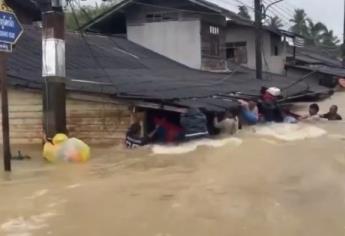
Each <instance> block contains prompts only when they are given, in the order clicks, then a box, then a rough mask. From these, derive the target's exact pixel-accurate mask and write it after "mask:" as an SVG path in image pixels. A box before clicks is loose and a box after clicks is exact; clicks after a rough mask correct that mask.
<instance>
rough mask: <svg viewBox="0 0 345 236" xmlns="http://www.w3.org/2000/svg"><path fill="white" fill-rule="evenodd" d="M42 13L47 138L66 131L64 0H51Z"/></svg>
mask: <svg viewBox="0 0 345 236" xmlns="http://www.w3.org/2000/svg"><path fill="white" fill-rule="evenodd" d="M51 4H52V10H49V11H45V12H43V14H42V23H43V39H42V51H43V52H42V57H43V60H42V61H43V65H42V76H43V80H44V88H43V91H44V92H43V111H44V131H45V133H46V135H47V137H48V138H52V137H53V136H54V135H55V134H56V133H66V131H67V130H66V89H65V77H66V65H65V17H64V12H63V6H62V0H51Z"/></svg>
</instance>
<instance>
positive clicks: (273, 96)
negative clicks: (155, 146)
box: [125, 88, 342, 148]
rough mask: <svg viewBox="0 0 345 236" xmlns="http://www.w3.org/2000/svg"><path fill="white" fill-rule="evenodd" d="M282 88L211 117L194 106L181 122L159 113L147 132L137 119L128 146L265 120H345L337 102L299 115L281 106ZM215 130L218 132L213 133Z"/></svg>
mask: <svg viewBox="0 0 345 236" xmlns="http://www.w3.org/2000/svg"><path fill="white" fill-rule="evenodd" d="M280 95H281V94H280V90H279V89H278V88H269V89H266V88H264V89H263V90H262V93H261V98H260V100H259V101H258V102H255V101H252V100H238V102H239V104H240V107H239V109H237V110H231V111H230V110H229V111H225V112H223V113H220V114H216V113H214V114H208V117H207V116H206V115H205V114H204V113H203V112H202V111H200V109H198V108H190V109H189V110H188V111H187V112H186V113H183V114H181V116H180V119H179V122H177V123H178V124H176V123H173V122H171V121H169V120H168V119H167V118H166V117H159V116H157V117H155V118H154V119H153V123H154V128H153V129H152V131H151V132H149V133H148V134H147V135H143V133H144V132H143V127H142V126H141V124H140V121H139V120H138V119H136V120H135V121H134V123H133V124H132V125H131V126H130V128H129V130H128V132H127V134H126V142H125V143H126V146H127V147H128V148H135V147H138V146H144V145H146V144H148V143H151V142H159V143H177V142H182V141H190V140H194V139H200V138H205V137H208V136H209V135H210V134H211V132H210V130H216V132H215V133H216V134H219V135H220V136H230V135H234V134H235V133H236V132H237V131H238V129H241V127H242V125H256V124H258V123H264V122H280V123H298V122H300V121H304V120H315V119H327V120H331V121H334V120H342V117H341V116H340V115H339V114H338V107H337V106H336V105H333V106H331V107H330V109H329V112H327V113H325V114H322V115H320V114H319V112H320V108H319V106H318V105H317V104H316V103H314V104H311V105H310V107H309V113H308V114H307V115H298V114H294V113H292V112H290V110H289V109H288V108H281V107H280V106H279V105H277V104H278V102H277V101H278V99H279V97H280ZM210 117H212V120H211V122H210V119H209V118H210ZM212 134H214V132H213V133H212Z"/></svg>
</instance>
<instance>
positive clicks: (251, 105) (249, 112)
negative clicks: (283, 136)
mask: <svg viewBox="0 0 345 236" xmlns="http://www.w3.org/2000/svg"><path fill="white" fill-rule="evenodd" d="M238 101H239V103H240V104H241V116H242V119H243V120H244V121H245V123H247V124H249V125H256V124H257V123H258V122H259V118H260V117H259V109H258V106H257V104H256V102H253V101H248V102H247V101H244V100H238Z"/></svg>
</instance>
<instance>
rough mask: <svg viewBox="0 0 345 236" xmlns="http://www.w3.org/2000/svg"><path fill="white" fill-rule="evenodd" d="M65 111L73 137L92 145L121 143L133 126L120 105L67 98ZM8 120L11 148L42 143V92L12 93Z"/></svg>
mask: <svg viewBox="0 0 345 236" xmlns="http://www.w3.org/2000/svg"><path fill="white" fill-rule="evenodd" d="M66 109H67V124H68V125H67V126H68V127H67V128H68V130H69V133H70V136H74V137H77V138H80V139H82V140H84V141H86V142H87V143H89V144H116V143H119V142H120V141H121V140H122V139H123V137H124V134H125V132H126V129H127V128H128V126H129V123H130V112H129V110H128V107H127V105H124V104H120V103H119V104H109V103H106V102H90V101H83V100H79V99H76V98H68V99H67V107H66ZM9 116H10V137H11V143H12V144H40V143H41V142H42V133H43V112H42V95H41V93H40V92H37V91H31V90H24V89H13V88H12V89H9ZM0 129H1V127H0ZM0 133H1V132H0ZM0 138H2V134H0Z"/></svg>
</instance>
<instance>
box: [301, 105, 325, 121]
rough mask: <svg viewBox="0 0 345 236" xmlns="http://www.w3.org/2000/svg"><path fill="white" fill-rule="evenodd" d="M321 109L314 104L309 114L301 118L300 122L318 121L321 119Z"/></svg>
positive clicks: (310, 107)
mask: <svg viewBox="0 0 345 236" xmlns="http://www.w3.org/2000/svg"><path fill="white" fill-rule="evenodd" d="M319 111H320V107H319V105H317V104H316V103H313V104H311V105H310V106H309V114H308V115H305V116H301V117H300V120H318V119H320V116H319Z"/></svg>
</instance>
